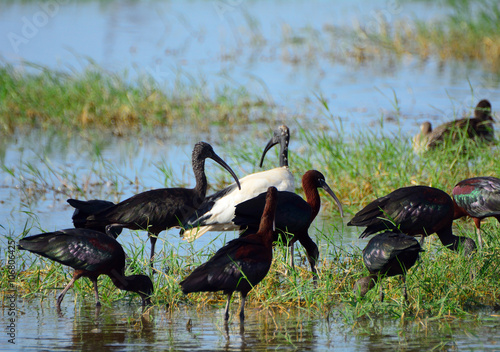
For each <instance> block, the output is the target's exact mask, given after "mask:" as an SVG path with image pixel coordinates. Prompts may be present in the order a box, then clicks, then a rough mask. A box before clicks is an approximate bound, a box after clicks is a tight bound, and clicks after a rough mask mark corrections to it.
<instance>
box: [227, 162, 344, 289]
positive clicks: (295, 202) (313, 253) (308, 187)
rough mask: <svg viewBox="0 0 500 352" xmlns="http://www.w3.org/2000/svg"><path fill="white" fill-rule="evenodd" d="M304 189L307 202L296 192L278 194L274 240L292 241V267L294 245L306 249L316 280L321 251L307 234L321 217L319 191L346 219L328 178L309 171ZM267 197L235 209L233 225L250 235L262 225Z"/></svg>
mask: <svg viewBox="0 0 500 352" xmlns="http://www.w3.org/2000/svg"><path fill="white" fill-rule="evenodd" d="M302 188H303V189H304V193H305V195H306V199H307V202H306V201H305V200H304V199H302V197H300V196H299V195H298V194H296V193H293V192H287V191H281V192H278V210H277V212H276V231H275V234H274V240H275V241H276V240H277V239H278V236H279V234H280V233H281V234H283V235H284V236H286V238H287V239H289V241H288V244H289V246H290V247H291V251H292V252H291V254H292V255H291V258H292V267H293V244H294V243H295V242H296V241H299V242H300V244H302V246H303V247H304V249H305V250H306V254H307V259H308V260H309V264H310V265H311V271H312V272H313V273H314V280H315V281H316V276H317V271H316V263H317V261H318V256H319V251H318V246H317V245H316V243H314V241H313V240H312V239H311V237H310V236H309V233H308V231H309V226H310V225H311V223H312V222H313V221H314V219H315V218H316V215H318V212H319V209H320V207H321V199H320V196H319V193H318V188H323V189H324V190H325V191H326V192H327V193H328V194H330V195H331V196H332V197H333V199H334V200H335V202H336V203H337V206H338V207H339V209H340V214H341V216H343V215H344V213H343V210H342V204H340V201H339V199H338V198H337V196H336V195H335V193H333V191H332V190H331V188H330V187H329V186H328V184H327V183H326V181H325V176H323V174H322V173H321V172H319V171H316V170H309V171H307V172H306V173H305V174H304V175H303V176H302ZM265 196H266V194H265V193H262V194H260V195H258V196H257V197H255V198H252V199H249V200H247V201H245V202H243V203H240V204H238V205H237V206H236V210H235V214H236V216H235V217H234V219H233V223H234V224H236V225H238V226H240V230H243V231H244V230H245V229H247V228H248V229H249V230H250V233H253V231H254V230H255V228H256V227H257V226H258V225H259V221H260V218H261V216H262V212H263V210H264V205H265ZM247 231H248V230H247ZM242 236H246V231H244V232H243V233H242ZM289 236H291V237H289Z"/></svg>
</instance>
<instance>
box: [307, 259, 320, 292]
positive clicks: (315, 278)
mask: <svg viewBox="0 0 500 352" xmlns="http://www.w3.org/2000/svg"><path fill="white" fill-rule="evenodd" d="M307 259H308V260H309V264H310V265H311V271H312V273H313V284H314V287H315V288H317V286H318V271H317V270H316V259H314V258H313V257H312V256H310V255H309V254H307Z"/></svg>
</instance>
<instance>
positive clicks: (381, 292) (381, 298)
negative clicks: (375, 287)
mask: <svg viewBox="0 0 500 352" xmlns="http://www.w3.org/2000/svg"><path fill="white" fill-rule="evenodd" d="M379 286H380V302H383V301H384V290H383V289H382V283H381V282H379Z"/></svg>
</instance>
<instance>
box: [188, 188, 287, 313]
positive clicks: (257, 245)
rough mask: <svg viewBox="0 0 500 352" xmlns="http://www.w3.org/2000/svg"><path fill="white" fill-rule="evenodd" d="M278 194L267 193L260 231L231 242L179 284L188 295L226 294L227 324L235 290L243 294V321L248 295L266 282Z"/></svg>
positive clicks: (274, 191) (270, 258)
mask: <svg viewBox="0 0 500 352" xmlns="http://www.w3.org/2000/svg"><path fill="white" fill-rule="evenodd" d="M277 192H278V191H277V190H276V188H275V187H269V189H268V191H267V193H266V206H265V208H264V213H263V214H262V218H261V220H260V225H259V229H258V231H256V232H254V233H251V234H248V235H247V236H245V237H241V238H236V239H234V240H232V241H230V242H228V243H227V244H226V245H225V246H224V247H222V248H221V249H219V250H218V251H217V252H216V253H215V255H214V256H213V257H212V258H210V259H209V260H208V261H207V262H206V263H204V264H202V265H200V266H199V267H197V268H196V269H194V270H193V272H192V273H191V274H189V276H188V277H186V278H185V279H184V280H183V281H181V283H180V285H181V288H182V292H184V293H185V294H188V293H191V292H204V291H207V292H216V291H224V293H225V294H226V295H227V303H226V309H225V315H224V319H225V320H226V321H227V320H228V319H229V304H230V302H231V297H232V295H233V293H234V291H239V292H240V293H241V308H240V320H242V321H243V320H244V319H245V300H246V297H247V295H248V292H250V290H251V289H252V288H253V287H254V286H255V285H257V284H258V283H259V282H261V281H262V280H263V279H264V277H265V276H266V275H267V273H268V272H269V268H270V267H271V262H272V260H273V248H272V247H273V230H274V226H273V225H274V216H275V213H276V204H277Z"/></svg>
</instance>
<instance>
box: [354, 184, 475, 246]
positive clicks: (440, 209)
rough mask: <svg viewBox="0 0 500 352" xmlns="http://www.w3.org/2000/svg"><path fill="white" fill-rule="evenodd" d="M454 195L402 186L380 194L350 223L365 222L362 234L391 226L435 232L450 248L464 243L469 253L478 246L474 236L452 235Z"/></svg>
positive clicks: (406, 230) (411, 231)
mask: <svg viewBox="0 0 500 352" xmlns="http://www.w3.org/2000/svg"><path fill="white" fill-rule="evenodd" d="M453 209H454V204H453V200H452V199H451V197H450V196H449V195H448V194H447V193H446V192H444V191H442V190H440V189H437V188H433V187H428V186H410V187H403V188H399V189H397V190H395V191H393V192H391V193H389V194H388V195H386V196H383V197H380V198H378V199H376V200H374V201H373V202H371V203H370V204H368V205H367V206H366V207H364V208H363V209H361V210H360V211H359V212H358V213H357V214H356V215H354V217H353V218H352V219H351V221H349V222H348V223H347V226H366V229H365V230H364V231H363V233H362V234H361V236H360V238H365V237H367V236H370V235H372V234H375V233H377V232H381V231H385V230H392V231H397V230H398V229H399V231H401V232H403V233H405V234H407V235H410V236H422V242H423V239H424V237H425V236H430V235H431V234H433V233H436V234H437V235H438V237H439V239H440V240H441V243H443V245H445V246H446V247H447V248H449V249H451V250H455V251H456V250H459V248H460V247H463V249H464V253H466V254H469V253H471V252H472V251H473V250H475V249H476V244H475V242H474V240H472V239H470V238H467V237H460V236H455V235H453V231H452V224H453Z"/></svg>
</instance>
